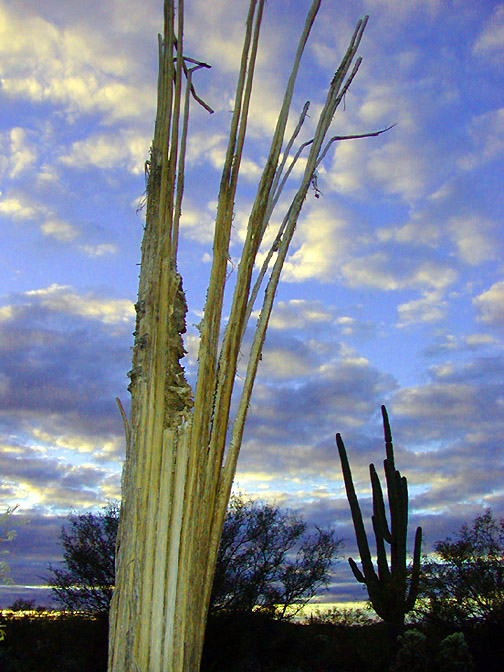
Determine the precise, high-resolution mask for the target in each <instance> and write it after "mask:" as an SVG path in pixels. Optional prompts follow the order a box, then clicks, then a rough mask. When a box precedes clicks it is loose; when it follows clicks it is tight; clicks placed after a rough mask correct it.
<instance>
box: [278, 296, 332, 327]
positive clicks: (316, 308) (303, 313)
mask: <svg viewBox="0 0 504 672" xmlns="http://www.w3.org/2000/svg"><path fill="white" fill-rule="evenodd" d="M332 319H333V313H332V311H331V310H330V309H329V308H328V307H327V306H325V305H324V304H323V303H322V302H321V301H307V300H305V299H291V300H290V301H279V302H278V304H275V308H274V310H273V313H272V315H271V318H270V323H269V326H270V328H271V329H278V330H284V329H304V328H306V327H310V326H313V325H315V324H316V325H321V324H328V323H330V322H331V321H332Z"/></svg>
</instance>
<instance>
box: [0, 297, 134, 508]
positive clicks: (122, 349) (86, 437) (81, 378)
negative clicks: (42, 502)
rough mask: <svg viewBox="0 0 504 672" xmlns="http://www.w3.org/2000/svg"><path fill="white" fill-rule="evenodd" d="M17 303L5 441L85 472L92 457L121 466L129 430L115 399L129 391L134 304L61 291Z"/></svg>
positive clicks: (9, 336)
mask: <svg viewBox="0 0 504 672" xmlns="http://www.w3.org/2000/svg"><path fill="white" fill-rule="evenodd" d="M9 299H10V300H9V301H8V302H5V303H6V305H4V306H3V307H2V308H1V309H0V332H1V339H0V340H1V345H0V361H1V366H0V376H1V380H2V385H1V386H0V394H1V406H2V411H1V412H0V424H1V425H2V427H3V432H4V435H5V436H18V437H19V440H20V444H21V445H23V444H24V443H25V442H26V441H28V442H29V443H31V444H33V445H35V446H39V447H41V449H42V448H45V449H47V450H54V451H56V452H57V454H58V455H59V456H61V455H63V454H65V455H66V459H67V460H68V464H69V465H71V466H79V465H81V466H82V462H79V463H78V464H77V465H76V464H75V459H76V455H78V454H85V453H89V454H90V455H93V459H95V460H96V459H98V460H102V461H104V462H110V461H113V462H115V461H116V460H117V459H118V457H119V456H120V454H121V452H122V440H121V437H122V428H121V421H120V417H119V415H118V411H117V409H116V408H115V404H114V397H115V396H123V395H125V387H126V385H127V379H126V371H127V370H128V369H129V368H130V353H129V344H130V339H131V336H130V334H131V331H132V329H133V323H134V317H133V316H134V310H133V307H132V305H131V303H130V302H129V301H126V300H123V299H115V298H111V297H107V296H106V295H99V294H98V293H97V292H91V291H88V292H86V293H84V292H78V291H77V290H75V289H73V288H70V287H62V286H58V285H52V286H50V287H48V288H44V289H39V290H32V291H29V292H26V293H24V294H20V295H13V296H11V297H9ZM68 468H70V467H68ZM65 469H67V467H65ZM65 473H67V472H66V471H65ZM78 473H80V472H78ZM82 473H83V474H84V472H82ZM87 473H91V472H87ZM68 482H69V481H68V479H67V480H66V481H64V482H62V483H63V485H62V486H61V487H62V488H63V489H62V490H61V491H58V492H59V495H58V497H59V499H58V498H56V499H55V502H56V504H55V505H57V502H58V501H60V500H61V497H63V495H64V492H63V491H64V489H65V488H64V485H65V483H68ZM58 487H59V486H58ZM54 494H55V496H56V493H54ZM86 496H87V497H88V499H89V497H90V496H91V495H86ZM47 501H49V500H47Z"/></svg>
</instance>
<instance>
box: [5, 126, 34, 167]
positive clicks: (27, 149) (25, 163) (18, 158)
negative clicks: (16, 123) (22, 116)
mask: <svg viewBox="0 0 504 672" xmlns="http://www.w3.org/2000/svg"><path fill="white" fill-rule="evenodd" d="M9 135H10V151H11V155H10V159H9V161H10V170H9V176H10V177H17V176H18V175H19V174H20V173H22V172H24V171H25V169H26V168H29V167H30V166H31V165H32V163H33V162H34V161H35V159H36V156H37V155H36V151H35V149H34V148H33V147H32V146H29V143H28V140H27V133H26V131H25V130H24V129H23V128H19V127H16V128H12V129H11V131H10V134H9Z"/></svg>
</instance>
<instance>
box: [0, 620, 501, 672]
mask: <svg viewBox="0 0 504 672" xmlns="http://www.w3.org/2000/svg"><path fill="white" fill-rule="evenodd" d="M0 624H3V626H4V631H5V638H4V640H3V641H2V642H0V670H1V672H25V671H26V672H28V671H29V672H90V671H92V672H105V671H106V667H107V621H106V619H105V618H101V619H100V618H98V619H93V618H90V617H86V616H78V615H74V616H70V615H60V616H59V617H57V618H49V617H48V616H46V615H42V614H41V615H23V616H21V617H20V616H17V617H14V616H7V617H3V618H2V617H0ZM426 634H427V635H428V642H429V648H430V649H432V653H433V654H434V652H435V650H436V647H437V644H438V642H439V641H440V639H442V638H443V637H444V636H446V635H447V634H450V631H449V629H447V630H446V631H445V632H443V631H442V629H440V628H439V627H437V628H436V629H435V631H433V632H426ZM465 636H466V639H467V642H468V643H469V645H470V648H471V653H472V655H473V659H474V662H475V672H503V670H504V632H502V631H501V632H498V631H496V630H495V629H492V628H484V627H482V626H480V627H479V628H476V629H473V630H468V631H466V632H465ZM431 657H432V659H434V658H435V655H432V656H431ZM390 664H391V651H390V647H389V638H388V635H387V631H386V629H385V627H384V625H383V624H372V625H364V626H356V625H354V626H340V625H331V624H321V623H312V624H309V625H302V624H296V623H287V622H279V621H271V620H268V619H267V618H264V617H262V616H255V617H247V618H240V617H236V616H233V617H232V618H230V617H227V618H222V617H221V618H218V619H214V620H212V621H210V623H209V626H208V630H207V641H206V645H205V653H204V657H203V665H202V672H361V671H362V672H386V671H387V672H388V670H390ZM418 669H419V670H420V669H424V670H426V671H427V672H431V671H432V672H444V671H441V670H439V668H437V667H436V666H435V665H433V664H429V666H428V667H427V668H425V667H423V668H418ZM445 669H446V668H445ZM457 669H458V668H457ZM408 672H414V671H413V669H411V668H410V669H409V670H408Z"/></svg>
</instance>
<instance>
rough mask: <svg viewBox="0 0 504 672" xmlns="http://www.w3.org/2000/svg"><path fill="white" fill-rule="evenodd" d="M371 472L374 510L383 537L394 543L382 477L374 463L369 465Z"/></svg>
mask: <svg viewBox="0 0 504 672" xmlns="http://www.w3.org/2000/svg"><path fill="white" fill-rule="evenodd" d="M369 473H370V476H371V487H372V489H373V512H374V515H375V516H377V517H378V519H379V522H380V525H381V529H382V533H383V538H384V539H385V541H386V542H387V544H390V543H392V534H391V532H390V529H389V526H388V521H387V516H386V515H385V502H384V500H383V491H382V487H381V484H380V479H379V478H378V474H377V473H376V469H375V466H374V464H370V465H369Z"/></svg>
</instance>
